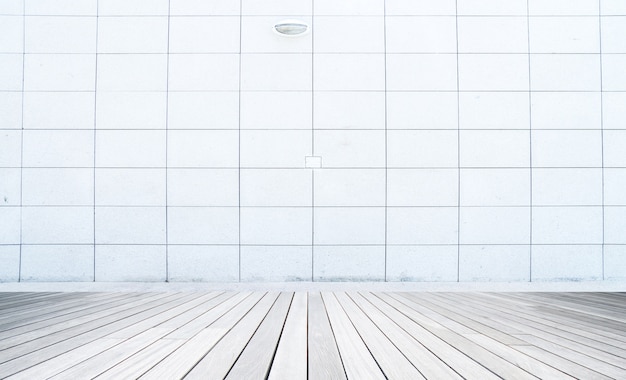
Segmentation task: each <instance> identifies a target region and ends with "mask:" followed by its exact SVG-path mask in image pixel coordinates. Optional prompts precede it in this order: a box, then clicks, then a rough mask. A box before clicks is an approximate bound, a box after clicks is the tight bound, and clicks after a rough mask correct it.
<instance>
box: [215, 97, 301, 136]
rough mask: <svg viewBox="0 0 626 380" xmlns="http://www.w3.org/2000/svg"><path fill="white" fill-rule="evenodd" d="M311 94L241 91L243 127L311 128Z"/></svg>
mask: <svg viewBox="0 0 626 380" xmlns="http://www.w3.org/2000/svg"><path fill="white" fill-rule="evenodd" d="M219 96H223V95H222V94H221V93H220V94H219ZM236 96H237V94H236V93H235V97H236ZM311 97H312V95H311V92H304V91H302V92H298V91H289V92H287V91H284V92H280V91H271V92H270V91H255V92H242V93H241V111H240V112H241V121H240V123H241V128H242V129H311V120H312V116H311V115H312V106H311V105H312V100H311ZM237 110H239V108H237ZM238 112H239V111H238Z"/></svg>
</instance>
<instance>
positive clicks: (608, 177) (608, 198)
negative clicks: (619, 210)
mask: <svg viewBox="0 0 626 380" xmlns="http://www.w3.org/2000/svg"><path fill="white" fill-rule="evenodd" d="M624 189H626V169H608V168H607V169H604V204H606V205H611V206H626V192H625V191H624Z"/></svg>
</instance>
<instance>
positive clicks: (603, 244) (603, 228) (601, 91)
mask: <svg viewBox="0 0 626 380" xmlns="http://www.w3.org/2000/svg"><path fill="white" fill-rule="evenodd" d="M598 34H599V36H598V40H599V41H598V42H599V49H600V55H599V57H600V153H601V160H602V280H603V281H604V280H605V257H604V255H605V247H606V214H605V190H604V175H605V170H604V83H603V82H604V73H603V70H602V0H598Z"/></svg>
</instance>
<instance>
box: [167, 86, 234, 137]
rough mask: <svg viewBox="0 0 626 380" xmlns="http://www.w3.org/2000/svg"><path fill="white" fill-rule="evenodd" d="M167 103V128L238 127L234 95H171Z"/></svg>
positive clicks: (191, 93)
mask: <svg viewBox="0 0 626 380" xmlns="http://www.w3.org/2000/svg"><path fill="white" fill-rule="evenodd" d="M167 100H168V108H167V116H168V124H167V125H168V128H169V129H238V128H239V95H238V93H237V92H234V91H232V92H171V93H169V94H168V99H167ZM242 107H243V106H242ZM161 109H163V110H164V109H165V107H161ZM242 110H243V109H242ZM157 115H158V114H157ZM242 127H243V125H242Z"/></svg>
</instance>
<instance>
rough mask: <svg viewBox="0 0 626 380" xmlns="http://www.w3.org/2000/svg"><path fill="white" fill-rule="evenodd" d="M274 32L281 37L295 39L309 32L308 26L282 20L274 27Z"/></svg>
mask: <svg viewBox="0 0 626 380" xmlns="http://www.w3.org/2000/svg"><path fill="white" fill-rule="evenodd" d="M274 31H275V32H276V33H278V34H280V35H281V36H285V37H297V36H302V35H304V34H306V33H307V32H308V31H309V25H307V23H305V22H303V21H299V20H284V21H280V22H278V23H277V24H276V25H274Z"/></svg>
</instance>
